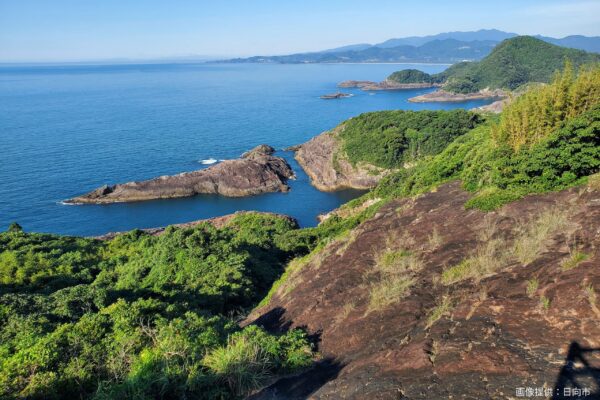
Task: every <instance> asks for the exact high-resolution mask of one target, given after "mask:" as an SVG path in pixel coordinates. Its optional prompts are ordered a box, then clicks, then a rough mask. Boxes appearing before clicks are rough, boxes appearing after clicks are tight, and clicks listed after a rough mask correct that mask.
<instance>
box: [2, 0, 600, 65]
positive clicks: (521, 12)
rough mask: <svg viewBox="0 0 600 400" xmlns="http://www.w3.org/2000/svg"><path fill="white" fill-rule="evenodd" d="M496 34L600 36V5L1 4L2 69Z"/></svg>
mask: <svg viewBox="0 0 600 400" xmlns="http://www.w3.org/2000/svg"><path fill="white" fill-rule="evenodd" d="M490 28H496V29H500V30H505V31H509V32H516V33H519V34H542V35H546V36H553V37H563V36H567V35H572V34H580V35H587V36H600V0H565V1H557V0H503V1H493V2H492V1H483V0H477V1H471V0H453V1H448V0H445V1H439V0H419V1H414V0H410V1H400V0H370V1H365V0H297V1H285V0H0V62H46V61H48V62H59V61H86V60H109V59H152V58H168V57H185V56H192V55H193V56H212V57H223V56H226V57H232V56H250V55H275V54H289V53H295V52H303V51H316V50H323V49H327V48H333V47H338V46H343V45H348V44H355V43H378V42H382V41H384V40H387V39H390V38H397V37H404V36H420V35H427V34H436V33H440V32H447V31H470V30H478V29H490Z"/></svg>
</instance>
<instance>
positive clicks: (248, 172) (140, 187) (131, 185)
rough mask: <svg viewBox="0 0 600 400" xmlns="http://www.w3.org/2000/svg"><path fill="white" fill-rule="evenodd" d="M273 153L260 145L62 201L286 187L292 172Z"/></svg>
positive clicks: (238, 194)
mask: <svg viewBox="0 0 600 400" xmlns="http://www.w3.org/2000/svg"><path fill="white" fill-rule="evenodd" d="M273 153H274V149H273V148H272V147H270V146H267V145H260V146H257V147H256V148H254V149H252V150H251V151H249V152H246V153H244V154H243V155H242V157H241V158H239V159H235V160H225V161H223V162H221V163H219V164H217V165H215V166H212V167H209V168H206V169H201V170H197V171H192V172H184V173H181V174H178V175H172V176H161V177H158V178H154V179H150V180H146V181H140V182H128V183H122V184H117V185H112V186H108V185H106V186H102V187H100V188H98V189H96V190H93V191H91V192H89V193H87V194H84V195H82V196H77V197H74V198H72V199H70V200H67V201H66V202H67V203H71V204H86V203H92V204H103V203H117V202H129V201H141V200H152V199H168V198H176V197H188V196H194V195H197V194H201V193H206V194H219V195H222V196H229V197H241V196H250V195H256V194H261V193H266V192H277V191H281V192H285V191H288V190H289V187H288V186H287V184H286V183H287V180H288V179H292V178H294V172H293V171H292V168H291V167H290V166H289V164H288V163H287V162H286V161H285V160H284V159H283V158H281V157H276V156H273Z"/></svg>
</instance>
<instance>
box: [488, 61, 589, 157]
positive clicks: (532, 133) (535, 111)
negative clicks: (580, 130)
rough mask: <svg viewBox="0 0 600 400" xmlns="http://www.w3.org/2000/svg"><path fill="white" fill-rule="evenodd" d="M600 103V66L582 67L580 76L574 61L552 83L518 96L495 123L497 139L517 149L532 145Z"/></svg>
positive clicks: (495, 137)
mask: <svg viewBox="0 0 600 400" xmlns="http://www.w3.org/2000/svg"><path fill="white" fill-rule="evenodd" d="M599 103H600V66H599V65H596V66H589V67H582V68H581V70H580V71H579V73H578V74H577V77H574V72H573V69H572V66H571V64H570V63H567V65H566V67H565V69H564V71H563V72H562V73H557V74H556V75H555V76H554V79H553V82H552V84H551V85H548V86H544V87H540V88H537V89H536V90H531V91H530V92H528V93H525V94H524V95H523V96H521V97H519V98H518V99H516V101H515V102H514V104H512V105H511V106H510V107H508V108H507V109H506V110H505V111H504V112H503V113H502V118H501V119H500V123H499V124H497V125H494V126H493V129H492V136H493V137H494V139H495V141H496V142H500V143H507V144H508V145H510V146H511V147H512V148H513V149H515V150H519V149H520V148H521V147H522V146H526V145H532V144H535V143H538V142H540V141H541V140H542V139H544V138H546V137H548V136H549V135H550V133H551V132H552V131H554V130H556V129H558V128H560V127H561V126H562V125H563V122H564V121H565V120H568V119H570V118H573V117H576V116H578V115H581V114H582V113H584V112H586V111H589V110H591V109H592V107H594V105H597V104H599Z"/></svg>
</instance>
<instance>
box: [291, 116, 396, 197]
mask: <svg viewBox="0 0 600 400" xmlns="http://www.w3.org/2000/svg"><path fill="white" fill-rule="evenodd" d="M336 129H343V127H341V128H336ZM337 132H338V131H337V130H335V129H334V130H333V131H328V132H324V133H322V134H320V135H318V136H315V137H314V138H312V139H311V140H309V141H308V142H306V143H304V144H301V145H299V146H295V147H294V150H295V151H296V160H297V161H298V163H299V164H300V166H301V167H302V168H303V169H304V171H305V172H306V174H307V175H308V176H309V177H310V180H311V183H312V184H313V186H315V187H316V188H317V189H319V190H322V191H325V192H331V191H335V190H341V189H370V188H373V187H374V186H375V185H377V183H378V182H379V181H380V180H381V178H383V177H384V176H385V174H386V173H387V172H388V171H387V170H384V169H381V168H378V167H375V166H373V165H367V164H360V165H356V166H353V165H352V164H350V163H349V162H348V161H347V160H346V159H345V157H344V156H343V154H341V151H340V144H339V142H338V140H337V139H336V137H335V136H336V135H337Z"/></svg>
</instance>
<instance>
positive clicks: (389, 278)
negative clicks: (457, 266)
mask: <svg viewBox="0 0 600 400" xmlns="http://www.w3.org/2000/svg"><path fill="white" fill-rule="evenodd" d="M401 240H402V239H401ZM422 268H423V260H421V258H420V257H419V256H417V255H415V254H413V253H411V252H410V251H407V250H403V249H400V250H395V249H389V248H388V249H386V250H385V251H384V252H382V253H381V254H380V255H379V256H378V257H377V263H376V265H375V268H374V269H373V270H372V271H369V272H368V273H367V275H366V278H367V280H368V281H369V306H368V311H374V310H381V309H383V308H385V307H387V306H389V305H390V304H393V303H396V302H398V301H399V300H401V299H402V298H403V297H404V296H406V295H407V294H408V291H409V290H410V288H411V286H413V285H414V283H415V278H414V277H413V276H412V274H411V272H416V271H419V270H421V269H422Z"/></svg>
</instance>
